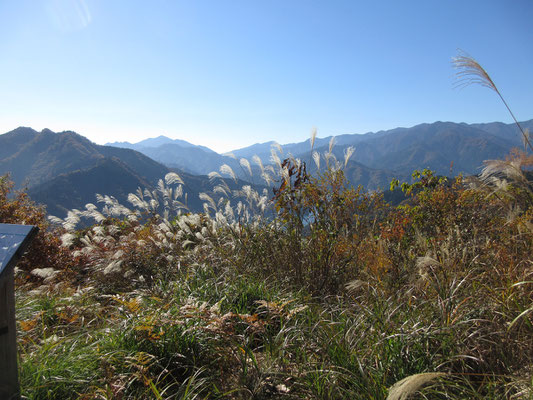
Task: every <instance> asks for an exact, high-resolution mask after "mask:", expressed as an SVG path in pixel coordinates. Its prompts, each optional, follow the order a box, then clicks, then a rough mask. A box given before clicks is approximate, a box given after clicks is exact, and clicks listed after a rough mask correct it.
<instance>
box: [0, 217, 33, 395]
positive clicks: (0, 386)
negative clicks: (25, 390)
mask: <svg viewBox="0 0 533 400" xmlns="http://www.w3.org/2000/svg"><path fill="white" fill-rule="evenodd" d="M37 231H38V228H37V227H35V226H32V225H12V224H0V399H2V400H4V399H6V400H11V399H18V398H20V388H19V382H18V370H17V329H16V323H15V282H14V269H15V264H16V263H17V261H18V259H19V258H20V257H21V256H22V254H23V253H24V251H25V250H26V247H27V246H28V244H29V243H30V241H31V240H32V239H33V237H34V236H35V234H36V233H37Z"/></svg>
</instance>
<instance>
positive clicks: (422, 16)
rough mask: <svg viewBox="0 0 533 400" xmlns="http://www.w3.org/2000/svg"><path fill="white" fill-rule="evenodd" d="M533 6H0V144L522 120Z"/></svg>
mask: <svg viewBox="0 0 533 400" xmlns="http://www.w3.org/2000/svg"><path fill="white" fill-rule="evenodd" d="M532 20H533V1H532V0H513V1H510V0H501V1H493V0H468V1H466V0H460V1H458V0H439V1H434V0H417V1H410V0H404V1H397V0H390V1H378V0H374V1H356V0H327V1H326V0H323V1H314V0H268V1H267V0H263V1H259V0H257V1H256V0H225V1H223V0H209V1H208V0H188V1H179V0H173V1H170V0H169V1H164V0H150V1H146V0H143V1H134V0H0V55H1V62H0V132H1V133H4V132H7V131H9V130H11V129H14V128H16V127H17V126H30V127H33V128H34V129H38V130H41V129H43V128H45V127H46V128H50V129H52V130H54V131H62V130H74V131H76V132H78V133H80V134H82V135H84V136H86V137H88V138H90V139H91V140H93V141H95V142H97V143H101V144H102V143H105V142H109V141H124V140H127V141H131V142H136V141H139V140H142V139H144V138H147V137H154V136H159V135H166V136H169V137H172V138H179V139H183V140H187V141H189V142H192V143H195V144H201V145H206V146H208V147H210V148H212V149H214V150H216V151H219V152H223V151H228V150H231V149H235V148H239V147H244V146H247V145H250V144H253V143H257V142H266V141H269V140H276V141H278V142H280V143H282V144H283V143H289V142H297V141H302V140H305V139H307V138H308V137H309V134H310V132H311V129H312V128H313V127H316V128H317V129H318V135H319V136H320V137H324V136H329V135H338V134H344V133H365V132H368V131H378V130H381V129H390V128H394V127H398V126H412V125H416V124H418V123H422V122H434V121H437V120H441V121H454V122H469V123H470V122H492V121H504V122H510V121H511V120H510V117H509V116H508V114H507V113H506V110H505V109H504V107H503V105H502V104H501V103H500V102H499V99H498V98H497V97H496V95H495V94H494V93H492V92H491V91H489V90H488V89H486V88H482V87H473V86H472V87H468V88H464V89H454V88H453V86H454V85H453V84H454V70H453V68H452V66H451V63H450V60H451V58H452V57H453V56H454V55H456V54H457V49H458V48H461V49H463V50H465V51H467V52H468V53H469V54H470V55H472V56H473V57H474V58H476V59H477V60H478V61H479V62H480V63H481V64H482V65H483V66H484V67H485V69H486V70H487V71H488V72H489V74H490V75H491V76H492V78H493V80H494V81H495V83H496V85H497V86H498V87H499V89H500V91H501V92H502V93H503V95H504V96H505V97H506V98H507V100H508V102H509V104H510V106H511V108H512V109H513V110H514V112H515V114H516V116H517V118H518V119H520V120H526V119H531V118H533V101H532V100H531V96H532V93H533V73H532V72H531V71H532V67H533V26H532V22H531V21H532Z"/></svg>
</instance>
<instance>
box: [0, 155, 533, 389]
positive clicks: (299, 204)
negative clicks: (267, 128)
mask: <svg viewBox="0 0 533 400" xmlns="http://www.w3.org/2000/svg"><path fill="white" fill-rule="evenodd" d="M320 158H321V159H322V162H323V163H324V164H326V163H327V164H328V165H327V167H323V168H322V171H323V172H322V173H320V174H319V175H318V176H315V177H312V176H309V175H308V174H307V173H306V167H305V164H303V163H301V162H299V161H298V160H294V159H292V160H291V159H287V160H285V161H280V164H279V166H278V167H279V172H280V174H281V175H280V176H273V175H270V172H269V171H264V173H265V177H270V179H271V180H272V181H274V182H273V187H274V189H275V190H274V195H273V196H271V195H268V194H259V193H256V192H254V191H253V190H252V189H251V188H250V187H246V186H245V187H244V188H243V189H242V190H241V192H240V193H238V195H239V196H241V197H242V198H244V199H245V200H243V201H241V202H239V203H237V204H234V203H233V198H232V196H231V193H228V197H223V198H222V200H221V201H219V202H218V204H217V203H215V202H214V201H213V200H212V199H211V198H210V197H209V196H208V195H207V194H203V195H201V197H202V198H203V200H204V201H205V203H206V207H205V212H204V213H200V214H193V213H188V212H186V211H184V210H183V209H181V208H180V205H179V203H177V202H176V201H175V200H174V199H175V198H176V197H177V196H176V192H178V193H179V192H180V190H181V186H182V185H181V181H180V178H179V176H177V175H176V174H173V173H171V174H168V175H167V177H166V182H165V183H163V182H161V184H160V186H159V189H158V191H153V192H145V193H137V194H136V195H130V197H129V200H130V201H131V203H132V204H133V206H134V207H133V208H131V209H130V208H126V207H125V206H123V205H121V204H119V203H118V202H117V201H116V200H114V199H112V198H109V197H102V198H101V200H102V201H103V202H104V205H105V206H104V207H103V208H101V209H98V208H97V207H96V206H93V205H89V206H88V207H87V209H86V210H84V211H77V212H74V211H73V212H71V213H69V216H68V218H67V219H65V220H62V221H59V220H56V221H55V222H56V223H59V224H60V226H59V227H58V228H56V229H59V230H56V231H51V230H46V229H42V230H41V234H40V236H39V237H38V239H37V240H36V242H35V244H34V246H35V247H34V249H33V250H30V252H29V257H30V258H28V259H27V260H25V261H24V262H22V263H21V264H19V271H18V273H17V283H18V285H19V289H18V293H17V296H18V297H17V318H18V324H19V325H18V328H19V351H20V377H21V384H22V388H23V394H24V395H25V396H27V397H28V398H35V399H51V398H65V399H66V398H102V399H111V398H114V399H126V398H139V399H140V398H165V399H167V398H168V399H170V398H264V399H266V398H280V397H286V398H317V399H337V398H373V399H385V398H386V397H387V396H389V398H391V399H392V398H401V397H398V396H399V395H398V396H397V397H394V395H395V393H396V391H397V390H400V393H404V394H405V393H408V392H410V391H412V392H413V393H414V392H416V391H417V390H420V391H421V393H423V394H421V395H420V396H426V397H430V398H479V399H485V398H531V397H532V384H533V382H532V375H531V366H532V365H531V360H532V359H533V341H532V338H533V335H532V334H533V326H532V310H533V308H532V305H533V295H532V293H533V291H532V290H531V285H532V276H531V275H532V260H531V254H532V253H533V252H532V250H533V248H532V247H533V225H532V223H531V220H532V215H533V207H532V205H533V190H532V189H533V187H532V185H531V177H530V176H529V177H528V176H527V169H528V168H529V167H530V166H531V165H532V164H533V159H532V157H531V156H528V155H526V154H523V153H518V152H517V153H515V154H513V155H511V156H509V158H508V159H507V160H504V161H503V160H502V161H493V162H490V163H488V164H487V165H486V167H485V170H484V172H483V174H482V175H481V177H480V178H479V179H470V181H469V182H467V181H465V180H464V179H462V178H457V179H455V180H453V181H446V180H444V179H439V178H437V177H436V176H435V175H434V174H433V173H432V172H431V171H428V170H426V171H422V172H420V173H415V174H414V177H415V178H416V183H415V184H404V185H402V186H403V189H404V191H406V192H407V193H410V199H409V201H408V202H406V203H405V204H403V205H401V206H398V207H392V206H388V205H387V204H385V203H384V202H383V201H382V197H381V195H380V194H377V193H375V194H367V193H365V192H363V191H362V190H361V189H360V188H359V189H354V188H352V187H350V186H348V185H347V184H346V180H345V177H344V172H343V169H342V167H343V165H345V163H340V162H337V161H336V160H334V156H332V155H331V154H329V155H328V154H326V155H325V156H320ZM226 172H227V173H228V174H230V173H231V171H226ZM215 179H216V178H215ZM220 182H222V183H221V184H219V185H218V186H216V187H217V189H216V191H217V192H223V191H226V190H227V189H226V188H225V186H224V182H225V181H223V180H221V181H220ZM8 192H9V183H8V181H7V180H6V179H3V180H2V191H1V193H2V200H1V209H2V215H1V218H2V222H26V223H34V224H38V225H40V226H41V227H42V228H45V227H46V222H45V221H44V216H43V213H42V211H40V210H39V209H37V208H35V206H33V205H32V203H31V202H30V201H29V200H28V198H27V197H25V196H24V194H19V195H18V196H17V197H15V198H9V197H8V196H7V194H8ZM161 207H162V208H161ZM161 209H164V210H166V211H165V212H163V213H159V212H158V211H157V210H161ZM80 218H90V219H92V220H93V222H94V225H92V226H91V227H90V228H85V229H83V230H76V224H77V223H78V222H79V219H80ZM59 236H60V237H61V241H59V240H58V239H57V238H58V237H59ZM420 374H422V375H420ZM406 378H407V381H402V380H403V379H406ZM399 381H402V382H400V384H399V385H396V386H395V387H394V388H393V389H391V390H389V388H391V387H393V385H394V384H395V383H396V382H399ZM422 384H424V385H422ZM413 398H415V397H413Z"/></svg>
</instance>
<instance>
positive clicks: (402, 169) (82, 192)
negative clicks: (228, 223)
mask: <svg viewBox="0 0 533 400" xmlns="http://www.w3.org/2000/svg"><path fill="white" fill-rule="evenodd" d="M521 124H522V126H523V127H524V128H525V129H529V130H533V120H529V121H525V122H522V123H521ZM330 140H331V137H327V138H316V140H315V143H314V147H313V152H314V151H316V152H318V153H319V154H321V155H322V156H321V165H325V159H324V157H323V154H324V153H326V152H327V151H328V147H329V143H330ZM334 141H335V146H334V147H333V150H332V153H333V155H334V156H335V157H336V158H337V159H338V160H339V161H341V162H343V158H344V154H345V152H346V151H347V148H348V147H350V146H353V147H355V152H354V154H353V155H352V157H351V159H350V161H349V162H348V164H347V165H346V168H345V174H346V176H347V178H348V179H349V181H350V182H351V183H352V184H353V185H359V184H361V185H363V186H364V187H365V188H366V189H368V190H375V189H378V188H385V187H388V184H389V182H390V180H391V179H392V178H399V179H409V176H410V174H411V172H412V171H413V170H414V169H422V168H425V167H428V168H430V169H432V170H434V171H436V172H437V173H438V174H441V175H448V176H454V175H457V174H459V173H464V174H467V175H470V174H476V173H478V172H479V171H480V169H481V167H482V163H483V161H484V160H487V159H494V158H502V157H505V155H506V154H508V153H509V151H510V150H511V149H512V148H513V147H521V146H522V138H521V134H520V132H519V131H518V129H517V127H516V126H515V125H514V124H503V123H499V122H494V123H488V124H470V125H469V124H465V123H453V122H435V123H431V124H420V125H417V126H414V127H411V128H396V129H392V130H388V131H380V132H376V133H366V134H362V135H359V134H352V135H341V136H337V137H335V138H334ZM273 146H274V148H277V144H276V143H275V142H267V143H260V144H255V145H253V146H249V147H245V148H242V149H237V150H235V151H233V152H232V153H233V155H232V156H230V155H229V154H218V153H216V152H214V151H212V150H210V149H208V148H207V147H204V146H196V145H194V144H191V143H188V142H186V141H184V140H175V139H170V138H167V137H164V136H159V137H157V138H152V139H146V140H143V141H141V142H138V143H133V144H132V143H128V142H115V143H109V144H107V145H104V146H101V145H97V144H95V143H92V142H91V141H89V140H88V139H86V138H85V137H83V136H81V135H78V134H77V133H75V132H71V131H65V132H59V133H55V132H52V131H50V130H48V129H44V130H43V131H41V132H37V131H35V130H33V129H31V128H24V127H21V128H17V129H15V130H13V131H11V132H8V133H5V134H3V135H0V175H3V174H6V173H9V174H10V175H11V179H12V180H13V181H14V182H15V185H16V187H17V188H23V187H25V188H26V189H27V190H28V193H29V194H30V196H31V197H32V198H33V199H34V200H35V201H37V202H40V203H43V204H45V205H46V206H47V210H48V212H49V213H50V214H52V215H57V216H60V217H62V216H65V215H66V211H67V210H69V209H72V208H82V207H83V206H84V205H85V204H86V203H90V202H91V203H94V202H95V193H100V194H107V195H111V196H115V197H116V198H117V199H118V200H119V201H120V202H122V203H124V204H127V202H126V198H127V195H128V193H130V192H134V191H135V190H136V189H137V188H138V187H141V188H148V189H151V188H154V187H155V185H156V183H157V181H158V180H159V179H161V178H163V177H164V176H165V175H166V174H167V173H168V172H169V171H171V170H175V171H177V172H178V173H180V175H182V177H183V179H184V181H185V184H186V187H185V188H184V189H185V191H186V192H187V193H188V202H189V203H188V206H189V208H190V209H191V210H193V211H199V210H201V209H202V202H201V201H200V200H199V198H198V194H199V193H200V192H207V191H209V190H210V189H211V186H212V184H211V182H210V181H209V179H208V178H207V176H205V175H206V174H208V173H209V172H211V171H218V170H219V169H220V167H221V166H222V165H223V164H227V165H229V166H230V167H231V168H232V169H233V170H234V172H235V174H236V175H237V176H238V177H239V178H240V179H242V180H243V181H248V182H254V183H258V182H259V181H260V178H259V176H258V175H259V174H258V172H259V168H258V167H257V166H255V165H254V163H253V162H251V164H252V175H253V176H250V175H249V173H248V171H247V168H245V167H244V165H245V163H244V164H241V159H242V158H246V159H249V160H250V159H251V158H252V157H253V156H254V155H257V156H259V157H260V158H261V159H262V161H263V163H264V164H265V165H267V164H268V163H270V162H271V150H272V147H273ZM282 150H283V152H282V153H281V154H279V158H280V159H283V158H285V157H287V156H288V155H289V154H291V155H293V156H294V157H297V158H300V159H301V160H303V161H305V162H306V163H307V165H308V169H309V170H310V171H311V172H313V173H314V172H316V166H315V163H314V161H313V154H312V151H311V146H310V140H306V141H304V142H299V143H291V144H287V145H284V146H283V149H282ZM276 151H277V150H276ZM250 161H251V160H250ZM228 182H229V181H228ZM240 183H241V184H242V183H243V182H240ZM231 186H233V187H236V185H235V184H231Z"/></svg>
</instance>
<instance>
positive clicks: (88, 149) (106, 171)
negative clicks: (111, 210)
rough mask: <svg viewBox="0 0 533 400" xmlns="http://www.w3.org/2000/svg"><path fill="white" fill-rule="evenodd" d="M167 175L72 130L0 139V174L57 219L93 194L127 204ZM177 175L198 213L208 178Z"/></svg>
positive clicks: (19, 132) (20, 132)
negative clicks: (23, 190) (201, 194)
mask: <svg viewBox="0 0 533 400" xmlns="http://www.w3.org/2000/svg"><path fill="white" fill-rule="evenodd" d="M171 170H172V169H171V168H168V167H166V166H164V165H162V164H160V163H158V162H156V161H154V160H152V159H151V158H149V157H147V156H145V155H144V154H142V153H140V152H138V151H135V150H132V149H124V148H117V147H111V146H100V145H97V144H95V143H93V142H91V141H89V140H88V139H86V138H85V137H83V136H81V135H78V134H77V133H75V132H71V131H65V132H59V133H55V132H52V131H50V130H48V129H44V130H43V131H41V132H37V131H35V130H33V129H31V128H24V127H21V128H17V129H15V130H13V131H11V132H8V133H5V134H3V135H0V175H4V174H6V173H9V174H10V176H11V179H12V180H13V182H14V183H15V188H17V189H20V188H26V189H27V191H28V194H29V195H30V197H31V198H32V199H33V200H34V201H36V202H38V203H42V204H45V205H46V207H47V212H48V213H49V214H51V215H56V216H59V217H64V216H66V213H67V211H68V210H70V209H73V208H78V209H79V208H83V207H84V206H85V204H87V203H96V198H95V194H96V193H100V194H102V195H104V194H106V195H109V196H114V197H115V198H116V199H117V200H119V202H121V203H122V204H125V205H129V204H128V202H127V196H128V194H129V193H132V192H135V191H136V190H137V188H138V187H141V188H143V189H144V188H146V189H154V188H155V186H156V184H157V182H158V180H159V179H162V178H164V176H165V175H166V174H167V173H168V172H170V171H171ZM176 172H178V173H179V174H180V176H181V177H182V179H183V180H184V182H185V188H184V189H185V192H187V193H188V204H187V205H188V206H189V208H190V209H191V210H193V211H201V210H202V203H203V202H202V201H200V199H199V197H198V195H199V193H200V192H208V191H209V190H211V183H210V182H209V179H208V178H207V177H206V176H203V177H202V176H196V175H191V174H188V173H185V172H183V171H176Z"/></svg>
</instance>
